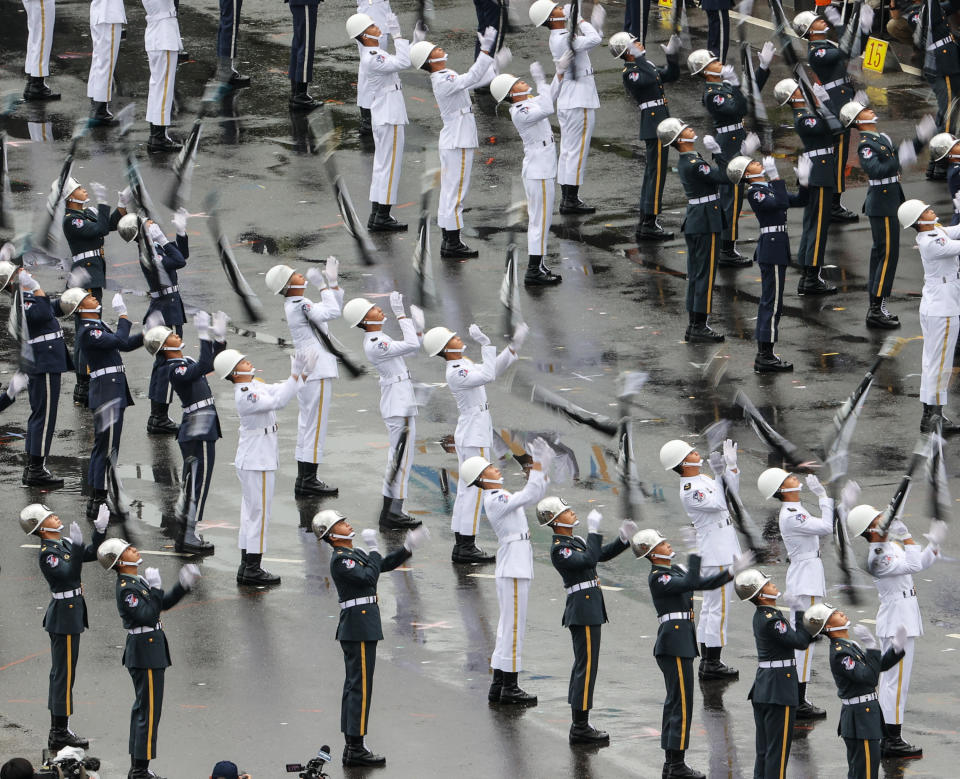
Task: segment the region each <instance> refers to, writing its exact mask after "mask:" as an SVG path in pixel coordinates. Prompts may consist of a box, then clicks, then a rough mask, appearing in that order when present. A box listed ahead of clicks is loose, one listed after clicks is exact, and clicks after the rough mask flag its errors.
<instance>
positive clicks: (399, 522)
mask: <svg viewBox="0 0 960 779" xmlns="http://www.w3.org/2000/svg"><path fill="white" fill-rule="evenodd" d="M422 524H423V522H422V521H420V520H419V519H414V518H413V517H411V516H410V515H409V514H407V513H406V512H404V510H403V499H402V498H388V497H387V496H386V495H384V496H383V507H382V508H381V509H380V529H381V530H412V529H413V528H415V527H420V525H422Z"/></svg>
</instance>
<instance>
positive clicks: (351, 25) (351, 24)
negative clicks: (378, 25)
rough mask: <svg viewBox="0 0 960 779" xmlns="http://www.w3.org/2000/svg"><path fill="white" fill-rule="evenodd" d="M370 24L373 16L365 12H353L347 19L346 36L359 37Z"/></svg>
mask: <svg viewBox="0 0 960 779" xmlns="http://www.w3.org/2000/svg"><path fill="white" fill-rule="evenodd" d="M371 24H374V21H373V18H372V17H370V16H367V14H354V15H353V16H351V17H350V18H349V19H347V37H348V38H359V37H360V35H361V33H363V31H364V30H366V29H367V28H368V27H369V26H370V25H371Z"/></svg>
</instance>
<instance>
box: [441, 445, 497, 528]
mask: <svg viewBox="0 0 960 779" xmlns="http://www.w3.org/2000/svg"><path fill="white" fill-rule="evenodd" d="M476 456H480V457H486V458H489V457H490V449H489V448H488V447H486V446H458V447H457V461H458V462H459V463H460V467H461V468H462V467H463V462H464V460H467V459H469V458H471V457H476ZM481 516H483V490H481V489H480V488H479V487H476V486H471V485H469V484H467V483H466V482H465V481H464V480H463V477H462V476H458V477H457V497H456V498H455V499H454V501H453V517H451V520H450V529H451V530H452V531H453V532H454V533H461V534H463V535H465V536H475V535H476V534H477V527H478V525H479V524H480V517H481Z"/></svg>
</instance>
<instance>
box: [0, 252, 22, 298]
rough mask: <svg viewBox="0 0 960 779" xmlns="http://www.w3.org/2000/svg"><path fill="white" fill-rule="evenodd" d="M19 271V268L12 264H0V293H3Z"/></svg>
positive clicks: (4, 262) (3, 262)
mask: <svg viewBox="0 0 960 779" xmlns="http://www.w3.org/2000/svg"><path fill="white" fill-rule="evenodd" d="M19 270H20V268H19V267H18V266H16V265H14V264H13V263H12V262H7V261H6V260H3V261H2V262H0V292H3V290H5V289H6V288H7V287H8V286H9V285H10V282H11V281H12V280H13V279H15V278H16V277H17V272H18V271H19Z"/></svg>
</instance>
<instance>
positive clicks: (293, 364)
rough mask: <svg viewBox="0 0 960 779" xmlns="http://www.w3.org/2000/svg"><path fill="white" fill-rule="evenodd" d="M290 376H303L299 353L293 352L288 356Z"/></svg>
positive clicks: (301, 357)
mask: <svg viewBox="0 0 960 779" xmlns="http://www.w3.org/2000/svg"><path fill="white" fill-rule="evenodd" d="M290 375H291V376H301V375H303V354H302V353H301V352H294V353H293V354H292V355H290Z"/></svg>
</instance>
